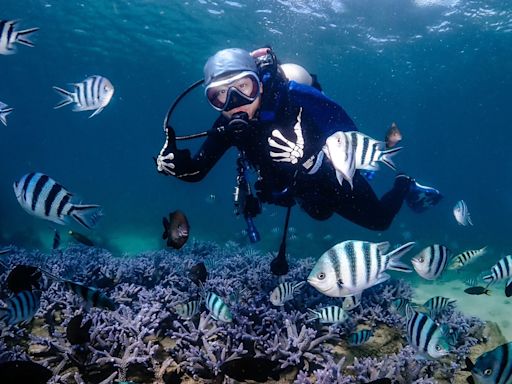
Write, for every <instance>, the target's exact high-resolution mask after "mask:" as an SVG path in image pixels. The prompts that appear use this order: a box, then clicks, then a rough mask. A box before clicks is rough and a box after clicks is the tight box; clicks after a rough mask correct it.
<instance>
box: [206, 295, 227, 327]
mask: <svg viewBox="0 0 512 384" xmlns="http://www.w3.org/2000/svg"><path fill="white" fill-rule="evenodd" d="M205 302H206V308H207V309H208V311H210V314H211V315H212V317H213V318H214V319H215V320H219V321H223V322H225V323H230V322H232V321H233V315H232V314H231V311H230V310H229V307H228V306H227V304H226V303H225V302H224V301H223V300H222V299H221V298H220V297H219V296H217V295H216V294H215V293H213V292H208V293H207V294H206V299H205Z"/></svg>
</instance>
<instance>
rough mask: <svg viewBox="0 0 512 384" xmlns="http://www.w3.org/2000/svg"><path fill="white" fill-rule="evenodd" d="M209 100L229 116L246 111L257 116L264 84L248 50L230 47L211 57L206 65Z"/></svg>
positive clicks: (205, 82)
mask: <svg viewBox="0 0 512 384" xmlns="http://www.w3.org/2000/svg"><path fill="white" fill-rule="evenodd" d="M204 85H205V87H206V88H205V95H206V98H207V99H208V102H209V103H210V104H211V106H212V107H213V108H215V109H216V110H217V111H221V112H222V113H223V114H224V115H225V116H226V117H228V118H231V116H232V115H234V114H236V113H240V112H245V113H247V115H248V116H249V119H251V118H253V117H254V114H255V113H256V111H257V109H258V108H259V106H260V100H261V92H262V84H261V82H260V79H259V77H258V68H257V67H256V62H255V61H254V58H253V57H252V56H251V55H250V54H249V52H247V51H244V50H243V49H239V48H228V49H223V50H222V51H219V52H217V53H216V54H215V55H213V56H212V57H210V58H209V59H208V61H207V62H206V64H205V66H204Z"/></svg>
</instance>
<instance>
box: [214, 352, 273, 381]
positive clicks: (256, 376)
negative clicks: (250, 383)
mask: <svg viewBox="0 0 512 384" xmlns="http://www.w3.org/2000/svg"><path fill="white" fill-rule="evenodd" d="M279 365H280V363H279V362H278V361H272V360H269V359H265V358H263V357H250V356H245V357H242V358H240V359H234V360H230V361H227V362H225V363H224V364H222V365H221V366H220V371H221V372H222V373H224V374H225V375H227V376H229V377H230V378H232V379H235V380H237V381H247V380H254V381H257V382H259V383H264V382H265V381H267V380H268V378H269V377H270V378H272V379H274V380H279V372H277V371H276V369H277V368H278V367H279Z"/></svg>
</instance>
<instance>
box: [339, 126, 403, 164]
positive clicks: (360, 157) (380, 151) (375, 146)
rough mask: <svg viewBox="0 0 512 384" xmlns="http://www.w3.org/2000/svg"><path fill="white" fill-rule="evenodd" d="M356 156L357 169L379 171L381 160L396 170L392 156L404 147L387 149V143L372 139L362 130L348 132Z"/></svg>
mask: <svg viewBox="0 0 512 384" xmlns="http://www.w3.org/2000/svg"><path fill="white" fill-rule="evenodd" d="M347 133H348V134H349V135H350V142H351V143H352V147H353V150H354V152H355V158H356V169H364V170H366V171H378V170H379V162H381V163H384V164H386V165H387V166H388V167H390V168H391V169H392V170H396V167H395V164H394V163H393V160H392V159H391V157H392V156H393V155H396V154H397V153H398V152H399V151H400V150H401V149H402V147H396V148H390V149H386V143H385V142H383V141H378V140H375V139H372V138H371V137H370V136H367V135H365V134H363V133H361V132H357V131H352V132H347Z"/></svg>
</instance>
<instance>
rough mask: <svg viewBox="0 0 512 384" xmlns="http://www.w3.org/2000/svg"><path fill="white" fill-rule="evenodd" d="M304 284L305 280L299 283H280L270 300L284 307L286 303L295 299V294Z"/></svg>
mask: <svg viewBox="0 0 512 384" xmlns="http://www.w3.org/2000/svg"><path fill="white" fill-rule="evenodd" d="M304 284H306V282H305V281H301V282H299V283H289V282H285V283H281V284H279V285H278V286H277V287H275V288H274V290H273V291H272V293H271V294H270V302H271V303H272V304H273V305H276V306H278V307H282V306H283V305H284V303H286V302H287V301H289V300H292V299H293V296H294V295H295V294H296V293H297V292H298V291H299V289H300V288H302V286H303V285H304Z"/></svg>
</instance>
